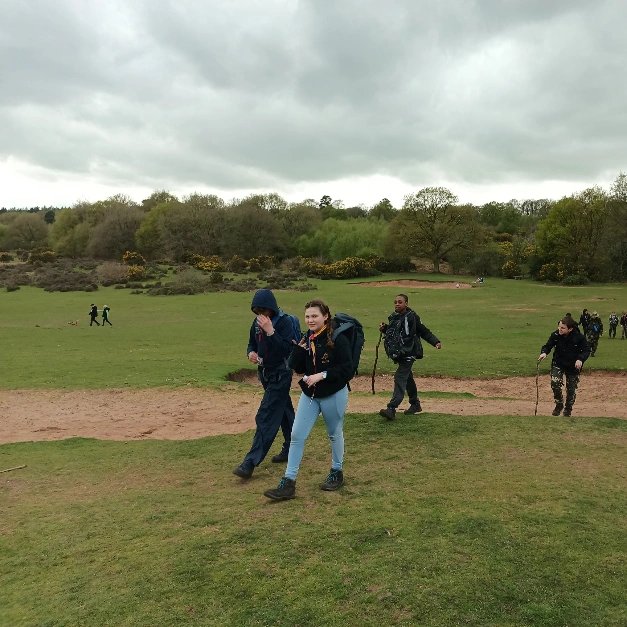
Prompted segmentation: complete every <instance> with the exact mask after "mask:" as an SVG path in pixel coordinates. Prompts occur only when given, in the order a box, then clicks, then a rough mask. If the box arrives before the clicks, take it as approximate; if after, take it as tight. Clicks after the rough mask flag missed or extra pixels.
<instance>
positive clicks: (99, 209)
mask: <svg viewBox="0 0 627 627" xmlns="http://www.w3.org/2000/svg"><path fill="white" fill-rule="evenodd" d="M47 249H49V250H52V251H54V252H55V253H56V255H58V256H60V257H66V258H70V259H71V258H92V259H95V260H118V261H119V260H120V259H121V257H122V255H123V254H124V252H125V251H138V252H139V253H141V254H142V255H143V256H144V257H145V258H146V259H149V260H155V261H164V262H181V261H185V260H186V259H189V258H190V257H191V256H194V255H200V256H207V257H208V256H218V257H220V258H223V259H229V258H232V257H236V256H237V257H242V258H245V259H251V258H255V257H260V256H271V257H273V258H276V259H286V258H291V257H295V256H300V257H305V258H312V259H318V260H321V261H325V262H333V261H338V260H341V259H344V258H347V257H368V256H379V257H382V258H384V259H388V260H391V261H394V260H396V261H402V260H407V259H412V258H413V259H415V258H421V259H428V260H429V261H430V263H431V265H432V268H433V271H434V272H439V271H441V269H442V264H443V263H444V262H445V263H446V264H448V266H450V267H451V268H452V269H453V271H455V272H459V273H469V274H476V275H487V276H504V277H510V278H512V277H516V276H531V277H533V278H536V279H539V280H550V281H562V282H565V283H569V282H570V283H572V284H577V283H582V282H586V281H589V280H593V281H622V280H625V273H626V271H627V268H626V264H625V262H626V261H627V175H625V174H624V173H622V172H621V173H620V174H619V175H618V176H617V178H616V180H615V181H614V182H613V184H612V185H611V187H610V189H609V190H604V189H602V188H601V187H598V186H595V187H591V188H588V189H585V190H583V191H582V192H578V193H575V194H572V195H571V196H567V197H564V198H562V199H560V200H548V199H540V200H525V201H518V200H511V201H509V202H506V203H501V202H489V203H486V204H483V205H480V206H476V205H472V204H460V203H459V202H458V199H457V197H456V196H455V195H454V194H453V193H452V192H451V191H450V190H448V189H446V188H443V187H426V188H424V189H421V190H419V191H417V192H416V193H415V194H410V195H408V196H406V197H405V199H404V202H403V205H402V207H400V208H396V207H394V206H393V205H392V203H391V202H390V201H389V200H388V199H387V198H384V199H382V200H381V201H379V202H378V203H376V204H375V205H373V206H372V207H368V208H366V207H363V206H357V207H345V206H344V205H343V203H342V202H341V201H339V200H333V199H332V198H331V197H330V196H327V195H325V196H323V197H322V198H321V199H320V200H319V201H315V200H313V199H307V200H304V201H302V202H298V203H288V202H287V201H286V200H284V199H283V198H282V197H281V196H279V195H278V194H274V193H270V194H254V195H250V196H248V197H246V198H243V199H235V200H233V201H231V202H228V203H227V202H225V201H224V200H223V199H221V198H219V197H218V196H215V195H205V194H191V195H189V196H186V197H184V198H180V199H179V198H177V197H176V196H174V195H172V194H170V193H169V192H167V191H156V192H154V193H153V194H151V195H150V196H149V197H148V198H146V199H144V200H143V201H142V202H141V203H136V202H134V201H133V200H131V199H130V198H128V197H126V196H122V195H116V196H112V197H110V198H107V199H106V200H101V201H97V202H93V203H87V202H79V203H77V204H75V205H74V206H72V207H66V208H55V207H44V208H38V207H37V208H32V209H30V210H14V209H9V210H7V209H4V208H3V209H0V250H2V251H16V250H17V251H42V250H47Z"/></svg>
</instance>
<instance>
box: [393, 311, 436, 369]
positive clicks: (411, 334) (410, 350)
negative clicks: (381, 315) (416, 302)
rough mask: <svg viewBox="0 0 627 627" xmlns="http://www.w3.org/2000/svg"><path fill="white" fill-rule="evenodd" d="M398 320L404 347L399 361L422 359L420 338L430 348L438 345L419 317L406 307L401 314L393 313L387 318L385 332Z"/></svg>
mask: <svg viewBox="0 0 627 627" xmlns="http://www.w3.org/2000/svg"><path fill="white" fill-rule="evenodd" d="M399 319H402V338H403V345H404V346H403V350H402V352H401V356H400V359H403V358H407V357H414V358H415V359H422V358H423V357H424V350H423V348H422V342H421V341H420V338H422V339H423V340H425V342H429V344H431V346H435V345H436V344H439V343H440V340H439V339H438V338H437V337H436V336H435V335H434V334H433V333H432V332H431V331H430V330H429V329H428V328H427V327H426V326H425V325H424V324H422V322H421V321H420V316H419V315H418V314H417V313H416V312H415V311H414V310H413V309H411V308H410V307H407V309H406V310H405V312H404V313H402V314H400V313H396V312H394V313H393V314H391V315H390V316H388V321H389V324H388V325H387V326H386V327H385V330H386V331H387V329H388V328H389V327H390V326H391V325H393V324H395V323H396V322H397V321H398V320H399ZM394 361H398V360H394Z"/></svg>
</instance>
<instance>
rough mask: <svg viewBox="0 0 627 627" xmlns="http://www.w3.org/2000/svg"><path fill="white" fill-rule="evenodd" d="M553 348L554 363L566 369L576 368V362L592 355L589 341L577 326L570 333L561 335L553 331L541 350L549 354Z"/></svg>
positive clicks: (583, 360)
mask: <svg viewBox="0 0 627 627" xmlns="http://www.w3.org/2000/svg"><path fill="white" fill-rule="evenodd" d="M553 348H555V352H554V353H553V361H552V363H553V364H555V365H556V366H559V367H560V368H565V369H566V370H571V371H572V370H575V362H576V361H577V360H578V359H579V360H580V361H581V362H582V363H583V362H585V361H586V359H588V357H589V356H590V347H589V346H588V342H586V338H585V337H584V336H583V335H582V334H581V333H580V332H579V329H577V327H574V328H573V330H572V331H571V332H570V333H569V334H568V335H560V334H559V332H557V331H553V333H551V335H550V336H549V339H548V340H547V343H546V344H545V345H544V346H543V347H542V348H541V349H540V352H541V353H544V354H545V355H548V354H549V353H550V352H551V349H553Z"/></svg>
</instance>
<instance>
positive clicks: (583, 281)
mask: <svg viewBox="0 0 627 627" xmlns="http://www.w3.org/2000/svg"><path fill="white" fill-rule="evenodd" d="M588 283H590V279H589V278H588V277H587V276H586V275H585V274H571V275H569V276H567V277H564V279H563V280H562V285H587V284H588Z"/></svg>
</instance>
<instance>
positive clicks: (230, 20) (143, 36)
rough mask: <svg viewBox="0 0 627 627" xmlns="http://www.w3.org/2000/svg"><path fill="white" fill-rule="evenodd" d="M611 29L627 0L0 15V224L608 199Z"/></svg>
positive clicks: (625, 160) (623, 145)
mask: <svg viewBox="0 0 627 627" xmlns="http://www.w3.org/2000/svg"><path fill="white" fill-rule="evenodd" d="M626 26H627V1H626V0H439V1H436V0H433V1H426V0H387V1H386V2H382V1H381V0H301V1H297V0H292V1H288V0H223V1H218V0H213V1H210V0H205V1H201V0H198V1H196V0H173V1H171V2H170V1H165V0H145V1H144V0H125V1H123V2H122V1H120V2H118V1H117V0H106V1H105V0H30V1H29V2H25V1H24V0H0V206H6V207H12V206H33V205H40V206H41V205H72V204H74V203H75V202H77V201H78V200H88V201H95V200H100V199H104V198H107V197H108V196H111V195H113V194H116V193H122V194H127V195H129V196H131V197H132V198H133V199H135V200H137V201H141V200H142V199H143V198H145V197H147V196H148V195H150V193H152V192H153V191H154V190H157V189H166V190H168V191H170V192H171V193H173V194H175V195H177V196H183V195H185V194H188V193H191V192H194V191H197V192H203V193H217V194H218V195H220V196H222V197H223V198H224V199H225V200H229V199H231V198H233V197H236V196H237V197H241V196H243V195H245V194H247V193H250V192H253V191H263V192H268V191H274V192H277V193H279V194H281V195H282V196H284V197H285V198H286V199H288V200H291V201H297V200H302V199H304V198H315V199H319V198H320V197H321V196H322V195H323V194H328V195H329V196H331V197H332V198H334V199H342V200H343V201H344V203H345V205H346V206H350V205H354V204H364V205H366V206H371V205H373V204H375V203H376V202H378V201H379V200H380V199H381V198H383V197H387V198H389V199H390V200H391V201H392V202H393V204H395V205H396V206H400V205H401V204H402V199H403V196H404V195H405V194H407V193H411V192H415V191H417V190H418V189H421V188H422V187H426V186H432V185H444V186H446V187H448V188H449V189H451V191H453V192H454V193H455V194H457V196H458V197H459V198H460V200H461V201H464V202H475V203H481V202H487V201H489V200H509V199H511V198H519V199H521V200H522V199H525V198H560V197H561V196H564V195H567V194H571V193H574V192H578V191H581V190H582V189H584V188H585V187H588V186H590V185H593V184H599V185H602V186H603V187H605V188H607V187H608V186H609V184H610V183H611V182H612V181H613V180H614V179H615V178H616V176H617V175H618V174H619V172H620V171H627V37H626V35H625V33H626Z"/></svg>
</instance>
